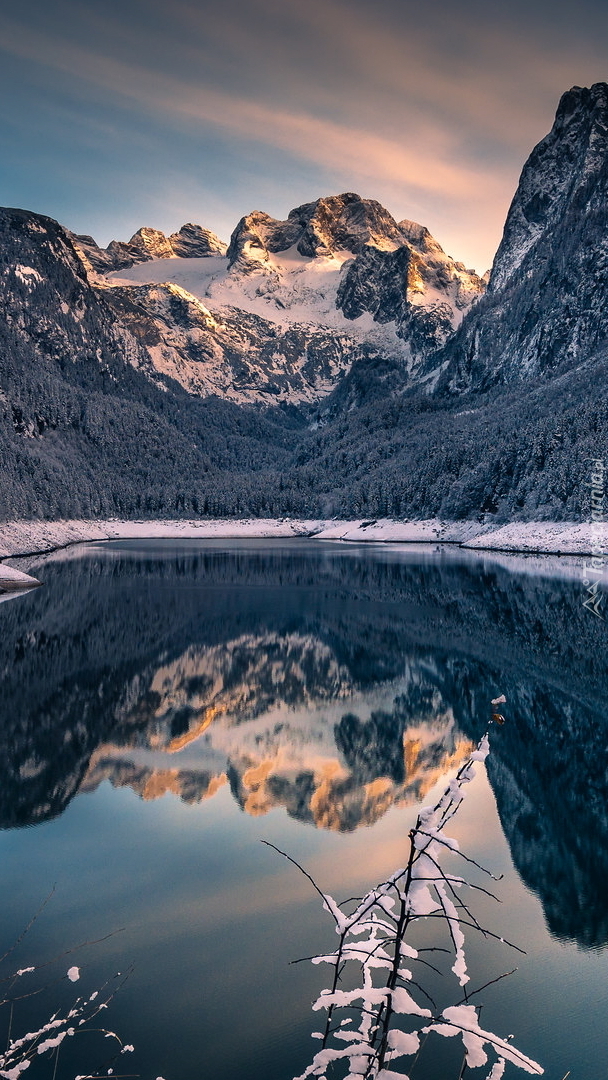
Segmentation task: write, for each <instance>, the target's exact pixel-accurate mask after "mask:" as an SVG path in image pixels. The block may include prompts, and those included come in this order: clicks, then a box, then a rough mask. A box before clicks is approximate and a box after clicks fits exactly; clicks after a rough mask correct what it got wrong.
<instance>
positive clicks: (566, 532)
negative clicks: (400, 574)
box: [0, 518, 608, 587]
mask: <svg viewBox="0 0 608 1080" xmlns="http://www.w3.org/2000/svg"><path fill="white" fill-rule="evenodd" d="M600 530H601V534H600ZM598 535H599V537H600V539H601V540H602V541H603V542H604V546H605V548H608V523H606V524H602V525H601V526H598V524H597V523H593V525H592V524H591V523H589V522H546V521H541V522H535V521H531V522H513V523H511V524H508V525H502V526H499V527H496V526H493V525H481V524H480V523H479V522H476V521H456V522H442V521H439V520H437V519H430V520H427V521H391V520H388V519H378V520H374V521H369V520H368V521H366V520H363V519H360V520H358V521H331V520H320V519H316V520H304V521H302V520H293V519H290V518H278V519H277V518H268V519H257V518H246V519H240V520H229V519H224V520H213V521H201V520H199V521H169V520H163V521H114V520H110V521H52V522H51V521H12V522H5V523H0V562H1V560H4V559H9V558H17V557H20V556H26V555H36V554H43V553H45V552H48V551H54V550H56V549H58V548H62V547H67V546H69V545H71V544H79V543H86V542H90V541H100V540H135V539H152V538H158V539H170V538H173V539H184V540H185V539H201V540H207V539H282V538H288V537H312V538H314V539H317V540H334V541H337V540H341V541H349V542H351V543H369V542H376V543H379V542H380V543H401V544H403V543H406V544H455V545H458V546H460V547H463V548H467V549H473V550H478V551H497V552H507V553H509V552H513V553H520V554H522V553H523V554H534V555H543V554H550V555H592V554H593V553H594V552H596V553H597V547H598ZM8 569H9V568H7V567H6V566H0V571H2V572H4V571H6V570H8ZM8 576H10V575H7V577H8ZM13 587H15V586H13Z"/></svg>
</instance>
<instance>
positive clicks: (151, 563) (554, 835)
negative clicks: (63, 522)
mask: <svg viewBox="0 0 608 1080" xmlns="http://www.w3.org/2000/svg"><path fill="white" fill-rule="evenodd" d="M40 576H42V577H43V579H44V582H45V586H44V588H43V589H40V590H37V591H36V592H35V593H34V594H32V595H28V596H25V597H22V598H19V599H18V600H15V601H13V602H11V603H10V604H4V605H2V607H1V608H0V622H1V624H2V634H1V639H0V665H1V670H2V673H3V700H2V705H1V715H2V738H3V742H4V745H3V754H2V762H3V764H2V774H3V775H2V785H1V788H0V791H1V795H0V813H1V816H2V823H3V825H4V827H11V826H15V825H22V824H30V823H35V822H37V821H42V820H44V819H46V818H49V817H52V816H54V815H56V814H59V813H61V811H62V810H63V809H64V808H65V806H66V805H67V804H68V802H69V801H70V800H71V798H72V797H73V796H74V795H75V794H76V793H77V792H78V791H79V790H83V789H84V790H91V789H92V788H94V787H95V786H96V785H97V784H98V783H99V782H100V781H101V780H102V779H105V778H108V779H110V781H111V782H112V783H113V784H115V785H117V786H118V785H125V784H127V785H129V786H131V787H132V788H133V789H134V790H135V791H137V792H138V793H139V794H140V795H141V796H142V797H144V798H155V797H159V796H160V795H162V794H164V793H166V792H173V793H174V794H176V795H179V797H180V798H183V799H186V800H187V801H190V802H197V801H202V800H204V799H205V798H209V797H212V796H213V795H214V793H215V792H216V791H217V790H218V789H219V788H220V787H222V786H226V785H229V787H230V790H231V792H232V794H233V796H234V798H235V799H236V800H238V802H239V804H240V805H241V806H242V807H243V809H245V810H246V811H247V812H248V813H254V814H260V813H265V812H268V811H269V810H272V809H273V808H274V807H284V808H285V809H286V810H287V812H288V813H289V814H290V815H291V816H293V817H294V818H296V819H298V820H301V821H303V822H308V823H311V824H314V825H317V826H319V827H323V828H332V829H340V830H350V829H353V828H357V827H358V826H360V825H364V824H367V823H369V822H371V821H373V820H376V819H377V818H378V817H379V816H380V815H381V814H383V813H384V812H385V811H386V809H387V808H388V807H389V806H391V805H394V804H396V803H397V804H398V803H400V802H408V801H413V800H418V799H420V798H424V795H425V792H426V791H428V789H429V787H430V786H431V785H432V784H433V783H434V782H435V781H436V780H437V779H438V778H439V776H440V775H441V773H442V772H443V771H445V769H447V768H448V767H449V766H450V765H451V764H453V763H454V762H456V761H458V760H459V759H460V757H461V756H462V755H463V754H464V753H465V752H466V748H467V746H468V740H470V739H474V738H476V737H477V735H478V734H479V732H480V731H481V729H482V727H483V726H484V723H485V720H486V718H487V702H488V699H489V697H491V696H493V694H494V692H498V691H500V692H503V691H504V692H505V693H506V694H507V696H508V699H509V700H508V706H507V712H508V723H507V725H506V726H505V727H504V728H503V729H501V730H500V732H497V734H496V738H495V741H494V748H493V754H492V756H491V758H490V767H489V771H490V778H491V781H492V783H493V786H494V789H495V793H496V799H497V803H498V807H499V812H500V815H501V820H502V823H503V827H504V829H505V832H506V834H507V836H508V839H509V842H510V845H511V849H512V852H513V856H514V859H515V862H516V864H517V866H518V868H519V870H520V873H521V874H522V876H523V877H524V879H525V880H526V882H527V883H528V884H529V885H530V887H532V888H533V889H534V890H535V891H537V892H538V893H539V895H540V896H541V898H542V901H543V904H544V908H545V912H546V915H547V919H548V922H549V924H550V927H551V928H552V930H553V931H554V932H555V933H556V934H558V935H560V936H565V937H575V938H577V939H578V940H580V941H581V942H582V943H583V944H589V945H591V944H596V943H598V942H603V941H606V940H607V939H608V886H607V885H606V882H608V824H607V816H606V805H607V795H608V790H607V789H608V781H607V772H608V749H607V745H606V744H607V739H606V731H605V727H606V721H605V718H604V714H603V711H602V706H603V703H604V701H605V700H606V690H607V683H608V671H607V666H608V665H607V663H606V650H605V642H604V637H603V635H604V629H603V623H600V621H599V620H594V619H592V618H590V616H589V613H588V612H586V611H584V609H583V608H582V604H581V601H580V596H579V591H580V590H579V589H578V588H577V585H576V583H574V584H572V583H568V582H566V581H559V580H555V579H553V580H552V579H545V578H539V577H533V576H531V575H523V574H519V575H515V574H511V573H509V572H508V571H507V570H506V569H504V568H502V567H500V566H498V565H495V564H493V563H491V562H486V561H484V560H483V559H473V558H466V557H464V555H443V556H442V555H437V556H436V557H435V558H430V557H425V558H423V559H421V560H419V561H415V559H414V558H413V556H409V557H405V556H403V555H402V554H400V553H399V552H398V551H390V550H389V551H387V550H386V549H383V550H382V551H381V552H379V553H376V552H374V551H372V550H369V549H368V550H365V551H359V550H354V549H348V550H345V549H343V548H336V547H324V546H322V545H315V544H310V545H301V544H299V543H293V544H287V545H286V544H283V545H281V544H275V545H272V546H271V547H270V548H268V549H261V548H260V547H259V546H256V545H246V544H244V545H236V546H230V545H227V546H226V547H224V548H222V547H221V546H216V547H214V548H211V549H208V550H204V549H201V548H200V547H196V546H195V545H190V546H188V545H179V546H175V545H171V544H166V545H164V546H159V545H158V544H154V543H147V544H138V545H134V546H132V547H128V546H125V545H115V546H109V547H107V548H104V549H102V550H95V551H94V552H92V551H90V550H89V551H88V552H84V553H83V554H82V555H80V556H77V557H74V556H73V555H72V557H71V558H69V559H65V560H63V559H61V558H56V559H54V560H51V561H49V562H47V563H46V564H45V565H44V567H43V569H42V570H41V571H40ZM24 688H27V693H24Z"/></svg>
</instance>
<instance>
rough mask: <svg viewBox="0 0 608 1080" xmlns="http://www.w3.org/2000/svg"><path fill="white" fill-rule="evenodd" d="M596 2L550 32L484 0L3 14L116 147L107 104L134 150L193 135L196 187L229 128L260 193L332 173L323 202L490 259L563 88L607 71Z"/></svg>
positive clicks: (227, 2) (483, 261)
mask: <svg viewBox="0 0 608 1080" xmlns="http://www.w3.org/2000/svg"><path fill="white" fill-rule="evenodd" d="M36 3H37V0H29V6H30V8H31V9H35V8H36ZM582 3H583V4H586V8H587V9H588V14H589V15H590V18H589V20H588V26H589V28H590V29H589V30H588V32H587V36H586V37H585V36H584V35H583V36H582V37H581V36H580V35H579V37H577V35H576V18H575V15H573V14H572V12H568V10H567V9H566V7H564V8H563V11H562V9H561V8H560V7H559V3H558V7H557V9H556V12H555V13H554V14H555V18H554V19H553V20H552V21H551V22H550V23H549V24H548V23H547V21H546V20H542V19H540V18H539V19H538V20H537V23H534V24H533V23H532V22H531V21H530V18H529V17H528V15H527V8H526V4H525V3H524V0H513V5H510V6H509V8H508V9H507V8H506V7H504V6H503V7H500V6H497V7H496V9H495V10H492V11H491V12H490V11H488V8H487V5H486V4H482V3H481V2H480V0H468V3H467V4H466V5H465V6H464V7H463V6H462V5H459V6H458V8H456V7H455V6H454V5H453V4H451V3H446V2H445V0H437V3H435V4H434V5H433V6H432V8H428V9H427V8H422V7H421V6H420V5H419V3H414V2H413V0H376V3H374V5H373V6H371V5H369V3H367V2H363V0H348V2H346V0H307V2H306V4H302V3H299V2H298V3H295V0H223V3H222V4H221V5H219V4H217V3H206V2H205V0H199V2H197V3H196V4H194V3H191V2H189V0H177V2H175V3H173V4H172V5H171V8H170V9H169V8H168V7H167V4H166V2H165V0H146V3H145V4H144V3H140V2H139V0H133V2H132V4H131V5H130V6H128V10H127V12H124V11H123V10H122V9H121V6H120V4H119V3H118V2H115V0H107V2H106V3H104V4H103V5H100V4H96V3H92V4H91V5H86V6H84V7H83V6H82V5H76V4H74V3H73V0H58V3H57V19H56V26H55V29H53V23H52V22H51V20H50V19H48V20H47V21H46V25H45V18H46V16H45V15H44V10H43V9H42V8H41V9H40V12H42V14H40V12H39V15H38V18H35V17H32V18H30V19H29V20H28V23H27V24H26V23H25V21H24V22H23V23H21V22H19V21H17V20H11V19H10V18H8V17H5V18H0V33H1V35H2V41H3V48H4V50H5V52H7V53H9V54H11V55H12V56H13V57H17V58H18V59H19V60H21V61H24V64H23V65H22V66H23V69H24V71H25V70H26V69H30V68H32V65H33V66H34V68H35V79H36V80H37V82H38V85H44V84H45V81H46V84H47V85H48V87H49V90H50V94H49V98H50V99H51V100H52V93H53V87H55V88H56V87H57V86H59V85H61V87H62V91H63V93H64V95H68V96H69V95H71V97H72V100H73V102H74V107H75V108H76V109H79V110H81V113H82V116H83V117H84V118H86V117H87V115H91V116H93V113H96V114H97V115H96V122H97V130H98V131H99V141H100V147H101V148H102V149H103V146H102V133H101V131H102V122H101V120H100V113H102V112H103V111H104V110H105V111H106V113H107V116H108V121H107V122H108V125H110V126H111V127H112V129H113V130H117V129H120V127H121V126H122V128H123V130H124V132H125V133H126V137H125V141H127V142H128V138H129V133H132V134H133V142H135V141H136V138H137V135H138V129H142V128H145V129H146V130H147V131H148V132H150V133H151V137H152V138H157V139H158V142H159V147H160V148H161V149H162V140H163V133H165V134H166V133H167V132H168V131H170V130H172V129H173V130H178V131H180V132H183V133H185V134H186V136H187V137H189V138H190V139H191V140H192V142H191V145H192V147H193V151H192V154H189V153H188V152H187V151H186V152H185V153H184V157H183V160H182V161H181V162H180V165H181V167H182V170H183V176H184V182H185V183H187V180H188V170H189V169H194V168H195V167H196V166H195V160H196V154H195V152H194V148H195V146H200V145H202V144H203V143H204V142H205V139H206V138H207V137H209V138H216V139H217V138H218V137H219V138H220V139H223V140H224V141H225V143H226V145H230V147H231V151H233V153H232V159H233V162H232V166H231V167H232V168H233V169H234V170H235V173H236V172H237V171H238V170H239V168H240V170H241V172H242V173H243V175H245V174H246V173H247V172H248V171H250V172H251V171H252V168H255V170H257V172H258V174H259V175H258V176H257V181H258V182H257V184H256V188H257V190H259V191H263V190H266V189H267V190H268V192H269V194H271V193H272V194H273V195H275V197H276V191H277V187H278V186H280V173H281V171H282V170H283V171H287V172H288V173H289V175H290V178H291V180H290V183H293V175H294V168H296V167H299V166H298V165H297V163H301V168H302V175H306V176H307V177H313V179H314V177H317V178H318V185H319V186H318V190H316V191H311V193H310V197H311V198H313V197H316V195H320V194H327V193H328V192H327V185H329V184H331V185H332V188H333V189H334V190H337V189H342V190H344V189H354V190H359V191H360V192H361V194H365V195H369V196H372V197H376V198H380V199H381V200H382V201H384V202H385V203H387V204H388V206H389V209H391V210H393V212H394V213H396V214H397V216H406V217H415V218H417V219H418V220H421V221H422V222H423V224H426V225H427V226H428V227H429V228H431V230H432V231H435V232H437V233H438V236H439V239H440V240H441V241H442V243H446V242H447V244H448V246H449V249H450V250H451V251H452V253H453V254H455V255H456V256H457V257H462V254H461V253H463V252H464V253H465V257H466V258H467V260H468V261H469V262H470V263H473V264H475V265H477V266H478V267H479V268H480V269H483V268H485V266H487V265H488V261H489V259H490V256H491V252H492V251H493V250H494V248H495V246H496V244H497V242H498V239H499V233H500V228H501V225H502V222H503V220H504V215H505V213H506V209H507V206H508V203H509V200H510V197H511V196H512V194H513V191H514V187H515V184H516V181H517V176H518V174H519V171H520V169H521V166H522V164H523V160H524V158H525V156H526V155H527V153H528V152H529V150H530V149H531V148H532V146H533V145H534V143H535V142H537V141H538V139H539V138H540V137H542V135H543V134H545V132H546V131H547V130H548V128H549V126H550V123H551V120H552V114H553V111H554V108H555V105H556V103H557V98H558V97H559V94H560V93H561V92H562V91H563V90H565V89H567V88H568V86H570V85H571V84H572V83H573V82H577V81H578V82H583V83H585V82H589V81H592V79H591V78H590V77H589V72H590V70H595V69H594V65H595V64H596V63H599V61H598V57H599V52H600V46H599V44H597V43H596V42H595V41H594V37H593V33H592V28H593V26H594V25H595V24H594V22H593V18H591V15H592V14H593V10H594V5H593V3H591V0H582ZM595 10H596V14H597V11H599V8H598V9H595ZM32 14H33V11H30V15H32ZM573 20H574V21H573ZM598 41H599V38H598ZM91 43H94V44H91ZM597 77H598V78H599V77H601V72H600V71H598V74H597ZM32 78H33V76H32ZM49 107H50V106H49ZM55 107H56V110H57V113H58V116H57V125H58V128H59V127H60V124H61V119H60V116H59V105H56V106H55ZM94 123H95V120H92V125H91V133H90V134H89V136H88V137H86V136H85V135H84V134H83V133H82V129H83V125H79V127H80V131H81V134H80V135H79V138H80V139H81V142H82V148H83V150H86V146H88V145H90V142H91V139H94V138H95V135H94V131H93V126H94ZM32 124H33V125H35V121H34V120H32ZM24 137H26V136H25V134H24ZM117 142H118V137H115V138H114V140H113V146H114V147H116V145H117ZM262 151H263V154H262ZM114 153H115V151H114ZM107 154H108V171H110V170H111V169H113V168H115V167H116V164H117V163H116V161H110V160H109V158H110V156H111V154H112V150H111V149H110V148H108V149H107ZM264 158H265V160H264ZM288 159H289V161H288ZM239 162H240V163H241V164H240V165H239ZM165 164H166V163H164V164H163V167H165ZM175 164H176V163H173V165H174V166H175ZM142 183H143V178H142ZM264 185H266V187H265V186H264ZM230 186H231V188H232V189H233V190H235V191H236V190H238V189H239V184H238V182H236V183H235V182H234V179H232V182H231V185H230ZM286 186H288V185H286ZM218 194H219V195H220V196H221V194H222V193H221V192H220V193H218ZM289 199H290V194H289V191H285V202H286V205H287V206H289V205H291V204H290V203H289ZM260 208H262V207H260ZM263 208H264V209H267V208H268V207H263ZM248 209H251V207H249V206H240V205H239V206H238V207H236V208H235V215H234V216H235V219H236V217H237V216H238V215H240V213H242V212H245V211H246V210H248Z"/></svg>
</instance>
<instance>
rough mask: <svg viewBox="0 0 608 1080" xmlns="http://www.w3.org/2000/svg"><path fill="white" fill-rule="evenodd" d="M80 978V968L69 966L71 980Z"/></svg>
mask: <svg viewBox="0 0 608 1080" xmlns="http://www.w3.org/2000/svg"><path fill="white" fill-rule="evenodd" d="M79 978H80V968H77V967H71V968H68V979H69V980H70V982H78V980H79Z"/></svg>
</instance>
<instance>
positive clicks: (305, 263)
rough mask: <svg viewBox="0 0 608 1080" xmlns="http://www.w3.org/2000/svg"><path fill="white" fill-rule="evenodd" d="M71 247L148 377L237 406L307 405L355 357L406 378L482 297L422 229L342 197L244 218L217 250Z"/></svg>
mask: <svg viewBox="0 0 608 1080" xmlns="http://www.w3.org/2000/svg"><path fill="white" fill-rule="evenodd" d="M74 242H75V244H76V246H77V248H78V250H79V251H80V252H81V254H82V258H83V262H84V264H85V266H86V268H87V270H88V271H89V274H90V280H91V282H92V283H93V284H95V285H96V286H98V287H99V286H100V285H101V286H102V287H103V286H106V287H107V288H108V294H109V295H108V297H107V299H108V300H109V302H110V303H111V304H112V303H113V304H114V306H115V309H116V310H117V312H118V313H119V314H121V316H124V317H125V318H126V319H127V320H128V324H129V327H130V329H131V331H132V332H133V333H134V334H135V336H136V337H138V338H139V339H140V340H141V341H142V342H143V344H144V346H145V347H146V348H147V350H148V355H149V358H150V364H151V365H152V367H153V368H154V369H155V370H156V371H158V372H159V373H162V374H165V375H170V376H171V377H172V378H175V379H177V381H178V382H180V383H181V384H182V385H183V386H184V387H185V388H186V389H187V390H188V391H189V392H191V393H195V394H200V395H205V394H212V393H220V394H222V395H223V396H227V397H229V398H231V399H232V400H234V401H238V402H245V401H250V402H258V401H266V402H267V401H268V400H269V398H268V395H271V398H270V400H274V401H277V400H278V401H289V402H291V403H298V402H305V401H314V400H318V399H319V398H321V397H323V396H325V395H326V394H328V393H329V392H330V391H331V390H332V389H333V388H334V387H335V386H336V384H337V382H338V381H339V379H340V377H341V376H342V375H344V374H345V373H346V372H347V371H348V370H349V369H350V367H351V366H352V363H353V361H354V360H357V359H360V358H362V357H364V356H391V357H397V358H399V359H400V360H401V362H402V363H403V365H404V367H406V368H407V369H408V370H410V371H411V372H412V373H415V370H416V367H417V365H418V364H419V362H420V361H421V360H422V359H424V358H425V357H427V356H428V355H429V353H430V352H433V351H435V350H436V349H437V348H438V347H439V346H440V345H442V344H443V343H444V342H445V340H446V339H447V337H448V336H449V335H451V334H452V333H453V331H454V328H455V327H456V326H457V325H458V324H459V322H460V321H461V319H462V315H463V313H464V311H466V310H467V309H468V308H469V307H470V306H471V304H472V303H473V301H474V300H475V299H477V298H478V297H479V296H480V295H481V293H482V292H483V290H484V283H483V281H482V280H481V279H480V278H479V277H478V276H477V274H475V272H474V271H472V270H467V269H466V268H465V267H464V266H463V264H462V263H457V262H455V261H454V260H453V259H452V258H450V257H449V256H447V255H446V254H445V253H444V252H443V250H442V248H441V247H440V245H439V244H438V243H437V241H436V240H434V239H433V237H431V235H430V233H429V232H428V231H427V230H426V229H425V228H423V227H422V226H420V225H416V224H415V223H413V222H410V221H402V222H399V223H398V222H396V221H395V220H394V218H393V217H392V216H391V215H390V214H389V213H388V211H387V210H385V209H384V207H382V206H381V205H380V204H379V203H377V202H375V201H373V200H371V199H362V198H361V197H360V196H358V195H354V194H352V193H347V194H344V195H338V196H332V197H329V198H323V199H317V200H316V201H315V202H312V203H307V204H305V205H303V206H299V207H297V208H296V209H294V210H292V211H291V212H290V214H289V215H288V217H287V220H286V221H279V220H277V219H275V218H272V217H270V216H269V215H268V214H265V213H261V212H254V213H252V214H249V215H248V216H246V217H243V218H241V220H240V222H239V223H238V225H237V227H236V229H235V230H234V232H233V234H232V237H231V239H230V243H229V245H228V247H227V249H226V248H225V246H224V245H222V243H221V241H219V240H218V239H217V237H214V236H213V234H211V233H209V232H208V230H205V229H203V228H202V227H201V226H195V225H191V224H189V225H185V226H184V227H183V228H182V229H181V230H180V231H179V233H174V234H173V235H172V236H170V237H168V238H167V237H165V236H164V234H163V233H161V232H158V231H157V230H154V229H140V230H139V232H137V233H135V235H134V236H133V237H132V238H131V240H130V241H129V242H128V244H122V245H120V244H117V242H116V241H113V242H112V244H110V245H109V246H108V248H106V249H101V248H99V247H97V245H95V242H94V241H93V240H92V239H91V238H90V237H74ZM115 290H118V291H117V292H116V293H115ZM114 293H115V295H114V297H113V295H112V294H114ZM114 301H116V302H114Z"/></svg>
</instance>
